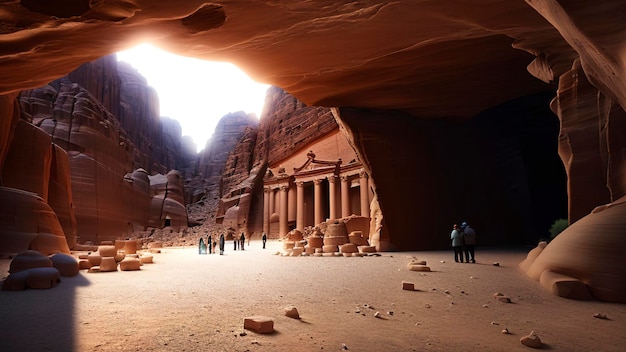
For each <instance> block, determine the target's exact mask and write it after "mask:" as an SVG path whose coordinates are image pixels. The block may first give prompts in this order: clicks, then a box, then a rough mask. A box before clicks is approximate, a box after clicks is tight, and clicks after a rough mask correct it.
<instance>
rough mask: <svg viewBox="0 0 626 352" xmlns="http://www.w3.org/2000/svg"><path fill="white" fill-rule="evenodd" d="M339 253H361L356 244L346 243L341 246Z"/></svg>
mask: <svg viewBox="0 0 626 352" xmlns="http://www.w3.org/2000/svg"><path fill="white" fill-rule="evenodd" d="M339 251H340V252H341V253H356V252H358V251H359V249H358V248H357V246H356V244H354V243H345V244H342V245H341V246H339Z"/></svg>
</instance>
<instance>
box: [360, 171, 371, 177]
mask: <svg viewBox="0 0 626 352" xmlns="http://www.w3.org/2000/svg"><path fill="white" fill-rule="evenodd" d="M359 177H360V178H368V177H369V176H368V175H367V172H365V170H361V171H359Z"/></svg>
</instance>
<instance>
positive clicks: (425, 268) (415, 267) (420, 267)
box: [409, 264, 430, 271]
mask: <svg viewBox="0 0 626 352" xmlns="http://www.w3.org/2000/svg"><path fill="white" fill-rule="evenodd" d="M409 270H411V271H430V267H429V266H426V265H420V264H414V265H409Z"/></svg>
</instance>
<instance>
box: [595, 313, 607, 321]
mask: <svg viewBox="0 0 626 352" xmlns="http://www.w3.org/2000/svg"><path fill="white" fill-rule="evenodd" d="M593 317H594V318H598V319H607V320H608V319H609V318H608V317H607V316H606V314H602V313H596V314H594V315H593Z"/></svg>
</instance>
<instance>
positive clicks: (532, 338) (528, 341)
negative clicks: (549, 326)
mask: <svg viewBox="0 0 626 352" xmlns="http://www.w3.org/2000/svg"><path fill="white" fill-rule="evenodd" d="M519 342H521V343H522V345H524V346H528V347H532V348H541V346H543V343H542V342H541V339H540V338H539V336H537V334H535V332H534V331H531V332H530V334H528V336H524V337H522V338H521V339H520V340H519Z"/></svg>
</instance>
